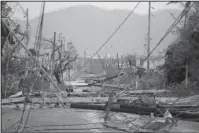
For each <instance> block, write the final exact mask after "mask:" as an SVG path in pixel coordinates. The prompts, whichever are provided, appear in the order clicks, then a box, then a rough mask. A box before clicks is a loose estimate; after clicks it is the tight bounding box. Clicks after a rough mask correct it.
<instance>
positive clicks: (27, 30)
mask: <svg viewBox="0 0 199 133" xmlns="http://www.w3.org/2000/svg"><path fill="white" fill-rule="evenodd" d="M28 21H29V18H28V8H27V9H26V35H27V42H26V48H28V43H29V29H28V26H29V25H28ZM26 56H27V57H28V53H27V52H26ZM27 67H28V60H27V61H26V68H27ZM27 76H28V70H26V71H25V78H26V77H27Z"/></svg>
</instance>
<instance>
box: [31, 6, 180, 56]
mask: <svg viewBox="0 0 199 133" xmlns="http://www.w3.org/2000/svg"><path fill="white" fill-rule="evenodd" d="M129 12H130V10H121V9H119V10H117V9H114V10H104V9H101V8H99V7H95V6H90V5H89V6H85V5H83V6H82V5H81V6H75V7H68V8H65V9H60V10H57V11H53V12H49V13H47V14H45V16H44V27H43V36H45V37H47V38H52V37H53V32H57V34H59V33H63V34H64V35H65V36H66V37H68V38H71V40H72V42H73V43H74V45H75V47H76V48H77V51H78V52H79V54H80V55H83V53H84V50H85V49H88V51H89V52H88V54H89V55H92V54H93V53H94V52H95V51H96V50H97V49H98V48H99V47H100V46H101V45H102V44H103V43H104V42H105V41H106V39H107V38H108V37H109V36H110V35H111V33H112V32H113V31H114V30H115V29H116V28H117V27H118V25H119V24H120V23H121V22H122V21H123V20H124V18H125V17H126V16H127V15H128V14H129ZM169 13H172V14H174V16H177V15H178V14H179V13H180V10H178V9H167V10H165V9H163V10H157V11H156V12H153V15H154V16H155V17H153V16H152V17H151V37H152V40H151V47H152V48H153V47H154V45H155V44H156V43H157V42H158V41H159V40H160V38H161V37H162V36H163V35H164V33H165V32H166V30H167V29H168V28H169V26H170V25H171V24H172V23H173V21H174V18H172V16H170V15H169ZM37 23H38V17H37V18H34V19H32V20H31V21H30V25H31V27H32V37H33V36H34V35H35V33H36V29H37ZM147 27H148V17H147V15H144V14H142V15H140V14H137V13H133V14H132V15H131V16H130V17H129V19H128V20H127V21H126V23H125V24H124V25H123V26H122V27H121V29H120V30H119V31H118V32H117V33H116V34H115V36H114V37H113V38H112V39H111V40H110V41H109V42H108V44H107V45H109V47H110V48H109V49H108V48H107V46H106V48H105V49H104V50H102V51H101V52H100V55H105V53H107V52H110V53H112V54H113V55H116V53H119V54H122V53H125V52H126V53H136V54H143V53H144V52H143V51H144V48H143V45H144V43H145V37H146V33H147ZM57 38H58V37H57ZM174 38H175V36H174V35H169V36H168V37H167V38H166V39H165V41H164V42H163V44H162V45H161V46H160V47H159V48H158V49H157V51H155V52H154V53H157V52H158V51H162V50H163V49H165V48H167V47H168V45H170V44H171V42H172V41H173V40H174ZM111 47H112V48H111ZM152 48H151V49H152Z"/></svg>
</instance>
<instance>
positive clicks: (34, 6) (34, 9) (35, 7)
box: [10, 2, 182, 19]
mask: <svg viewBox="0 0 199 133" xmlns="http://www.w3.org/2000/svg"><path fill="white" fill-rule="evenodd" d="M19 3H20V5H21V6H22V7H23V8H24V9H27V8H29V18H30V19H32V18H34V17H37V16H38V15H39V13H40V10H41V2H19ZM166 3H167V2H152V4H151V5H152V7H154V8H155V9H153V10H152V11H155V10H158V9H168V8H169V9H176V8H177V9H181V8H182V5H180V4H170V5H166ZM136 4H137V2H46V7H45V12H46V13H47V12H52V11H56V10H60V9H63V8H67V7H71V6H77V5H94V6H97V7H100V8H102V9H105V10H114V9H126V10H131V9H133V7H134V6H135V5H136ZM10 5H11V7H13V10H15V13H14V14H13V17H17V18H20V19H22V18H23V14H22V10H21V7H20V6H16V4H15V3H12V2H11V4H10ZM135 12H136V13H138V14H146V13H147V12H148V2H141V4H140V5H139V6H138V8H137V9H136V10H135Z"/></svg>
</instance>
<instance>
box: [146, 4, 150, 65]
mask: <svg viewBox="0 0 199 133" xmlns="http://www.w3.org/2000/svg"><path fill="white" fill-rule="evenodd" d="M148 13H149V14H148V47H147V55H149V53H150V39H151V37H150V32H151V31H150V29H151V2H150V1H149V12H148ZM149 67H150V64H149V59H148V60H147V69H149Z"/></svg>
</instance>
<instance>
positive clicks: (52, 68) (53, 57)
mask: <svg viewBox="0 0 199 133" xmlns="http://www.w3.org/2000/svg"><path fill="white" fill-rule="evenodd" d="M55 43H56V32H54V40H53V53H52V66H51V75H53V71H54V59H55Z"/></svg>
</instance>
